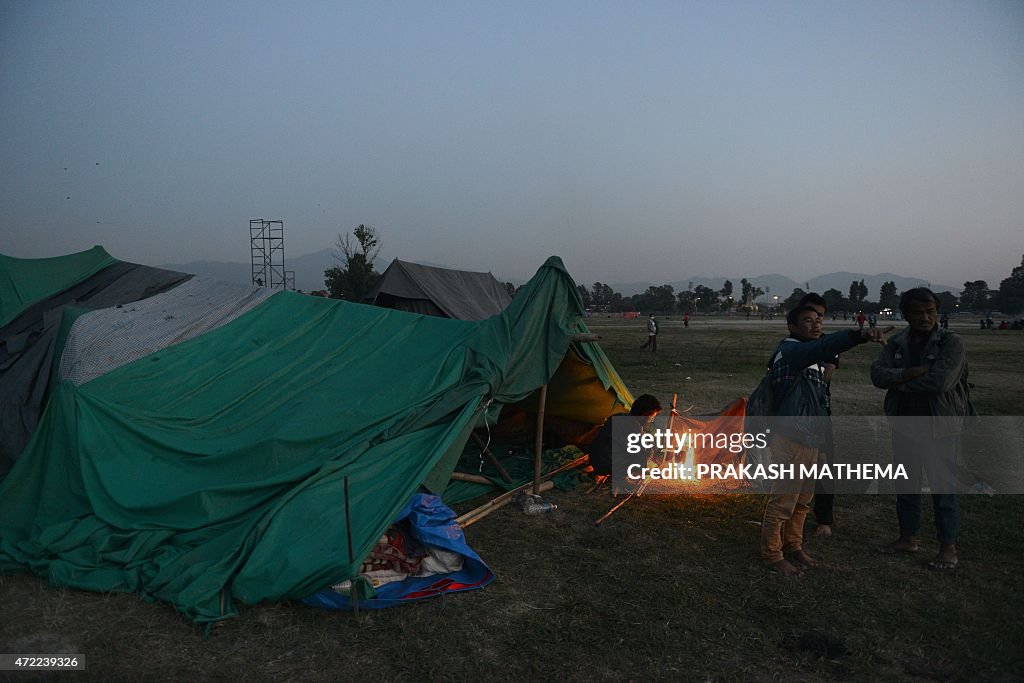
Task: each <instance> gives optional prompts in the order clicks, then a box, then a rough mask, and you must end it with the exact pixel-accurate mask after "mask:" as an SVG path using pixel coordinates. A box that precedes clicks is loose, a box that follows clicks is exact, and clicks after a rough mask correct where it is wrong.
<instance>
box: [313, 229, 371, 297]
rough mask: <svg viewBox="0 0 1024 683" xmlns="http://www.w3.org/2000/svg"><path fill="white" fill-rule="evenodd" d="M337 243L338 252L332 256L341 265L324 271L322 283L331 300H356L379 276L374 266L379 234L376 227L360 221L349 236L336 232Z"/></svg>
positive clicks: (368, 289) (367, 290)
mask: <svg viewBox="0 0 1024 683" xmlns="http://www.w3.org/2000/svg"><path fill="white" fill-rule="evenodd" d="M353 237H354V238H355V239H354V240H353V239H352V238H353ZM336 246H337V247H338V250H339V251H340V252H341V255H340V256H339V255H335V258H336V259H337V260H338V261H339V262H340V263H341V264H342V265H338V266H332V267H331V268H328V269H327V270H325V271H324V284H325V285H326V286H327V291H329V292H330V293H331V298H332V299H347V300H349V301H359V300H361V299H362V298H363V297H364V296H366V295H367V294H368V293H369V291H370V290H371V289H373V286H374V285H375V284H377V278H379V277H380V273H378V272H377V271H375V270H374V268H373V262H374V261H375V260H376V258H377V254H378V252H380V237H379V236H378V235H377V231H376V230H375V229H373V228H371V227H370V226H368V225H363V224H361V223H360V224H359V226H358V227H357V228H356V229H355V230H353V231H352V234H351V235H344V236H342V235H338V241H337V243H336Z"/></svg>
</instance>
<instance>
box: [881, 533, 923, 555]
mask: <svg viewBox="0 0 1024 683" xmlns="http://www.w3.org/2000/svg"><path fill="white" fill-rule="evenodd" d="M917 548H918V540H917V539H916V538H914V537H913V536H900V537H899V538H897V539H896V540H895V541H893V542H892V543H886V544H885V545H883V546H882V547H881V548H880V550H881V551H882V552H883V553H885V554H887V555H893V554H896V553H916V552H917Z"/></svg>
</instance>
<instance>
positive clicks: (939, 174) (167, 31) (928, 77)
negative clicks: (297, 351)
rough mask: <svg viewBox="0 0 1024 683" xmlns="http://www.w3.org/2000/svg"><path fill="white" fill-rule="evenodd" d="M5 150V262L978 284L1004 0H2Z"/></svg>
mask: <svg viewBox="0 0 1024 683" xmlns="http://www.w3.org/2000/svg"><path fill="white" fill-rule="evenodd" d="M0 159H2V160H3V164H2V170H0V208H2V211H0V252H3V253H7V254H10V255H14V256H22V257H38V256H51V255H56V254H60V253H67V252H71V251H78V250H81V249H85V248H88V247H90V246H92V245H93V244H102V245H104V246H105V247H107V249H108V251H110V252H111V253H112V254H113V255H114V256H117V257H118V258H122V259H125V260H130V261H137V262H142V263H149V264H154V265H155V264H160V263H168V262H185V261H192V260H223V261H239V262H247V261H248V259H249V251H248V227H249V226H248V221H249V219H250V218H270V219H282V220H284V221H285V230H286V235H287V237H286V247H287V253H290V254H292V255H300V254H305V253H309V252H312V251H317V250H320V249H323V248H326V247H329V246H331V245H332V244H333V242H334V240H335V239H336V236H337V235H338V233H339V232H348V231H351V229H352V228H354V227H355V226H356V225H357V224H359V223H367V224H370V225H372V226H374V227H376V228H377V229H378V230H379V232H380V233H381V235H382V237H383V243H384V252H385V253H386V255H387V256H389V257H393V256H398V257H401V258H406V259H409V260H419V261H428V262H435V263H444V264H449V265H451V266H454V267H460V268H466V269H471V270H490V271H492V272H494V273H495V274H498V275H501V276H505V277H526V276H528V275H530V274H532V272H533V271H534V270H535V269H536V268H537V266H539V265H540V264H541V263H542V262H543V260H544V259H545V258H546V257H547V256H549V255H551V254H558V255H560V256H561V257H562V258H563V259H564V260H565V262H566V265H567V266H568V267H569V270H570V272H571V273H572V274H573V275H574V276H575V278H576V279H577V281H580V282H585V283H591V282H593V281H594V280H601V281H605V282H629V281H640V280H650V281H654V282H668V281H672V280H677V279H680V278H683V277H689V276H698V275H708V276H713V275H731V276H737V277H738V276H744V275H749V276H756V275H761V274H765V273H781V274H784V275H788V276H790V277H792V278H794V279H796V280H798V281H802V280H805V279H808V278H810V277H813V276H815V275H819V274H822V273H826V272H830V271H835V270H850V271H859V272H866V273H877V272H884V271H891V272H896V273H899V274H902V275H906V276H916V277H922V278H925V279H927V280H930V281H932V282H939V283H944V284H954V285H958V284H961V283H962V282H963V281H964V280H966V279H968V278H969V279H979V278H980V279H986V280H988V282H989V284H990V285H991V286H997V285H998V282H999V280H1000V279H1002V278H1004V277H1007V276H1008V275H1009V272H1010V270H1011V268H1012V267H1014V266H1016V265H1019V264H1020V260H1021V254H1022V253H1024V2H1020V1H1019V0H1009V1H1006V2H998V1H992V2H989V1H981V0H977V1H958V2H943V1H941V0H928V1H922V2H899V1H892V0H885V1H879V2H871V1H862V0H857V1H856V2H850V1H844V2H829V1H813V2H812V1H808V2H776V1H769V0H762V1H759V2H739V1H733V0H730V1H728V2H718V1H712V0H708V1H702V2H683V1H673V2H664V3H662V2H595V1H593V0H587V1H584V2H569V1H560V0H559V1H556V2H537V3H533V2H519V1H516V2H502V3H497V2H464V3H463V2H450V1H440V2H366V3H347V2H322V3H321V2H302V1H300V2H287V3H285V2H280V3H267V2H248V3H234V2H224V1H221V0H216V1H214V2H208V1H204V2H181V1H177V0H175V1H173V2H172V1H170V0H167V1H165V2H159V3H156V2H135V1H132V2H100V1H93V0H90V1H89V2H72V1H62V2H46V1H42V0H32V1H17V2H15V1H11V0H0ZM385 265H386V264H385Z"/></svg>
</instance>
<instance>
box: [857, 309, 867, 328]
mask: <svg viewBox="0 0 1024 683" xmlns="http://www.w3.org/2000/svg"><path fill="white" fill-rule="evenodd" d="M865 320H867V318H865V317H864V311H860V312H859V313H858V314H857V327H859V328H860V329H862V330H863V329H864V321H865Z"/></svg>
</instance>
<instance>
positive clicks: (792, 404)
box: [768, 330, 863, 447]
mask: <svg viewBox="0 0 1024 683" xmlns="http://www.w3.org/2000/svg"><path fill="white" fill-rule="evenodd" d="M861 343H863V339H862V338H861V335H860V332H859V331H857V330H840V331H839V332H833V333H832V334H827V335H824V336H823V337H819V338H818V339H815V340H814V341H805V342H802V341H800V340H798V339H793V338H792V337H789V338H786V339H783V340H782V342H780V343H779V345H778V346H777V347H775V351H774V353H772V360H771V369H770V370H769V371H768V376H769V378H770V382H771V387H772V395H773V405H772V413H773V414H774V415H776V416H788V417H792V418H794V419H792V420H784V421H777V422H778V425H777V429H778V430H780V431H781V432H782V434H783V435H784V436H786V437H787V438H791V439H794V440H797V441H800V442H801V443H803V444H805V445H807V446H814V447H818V446H821V445H823V444H824V443H825V440H826V434H827V424H828V421H827V420H825V419H823V418H826V417H827V416H828V414H829V403H828V385H827V384H826V382H825V374H824V368H823V367H822V366H823V364H824V363H831V362H833V361H834V359H835V357H836V356H837V355H839V354H840V353H843V352H844V351H849V350H850V349H852V348H853V347H854V346H857V345H858V344H861ZM796 418H801V419H796Z"/></svg>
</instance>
